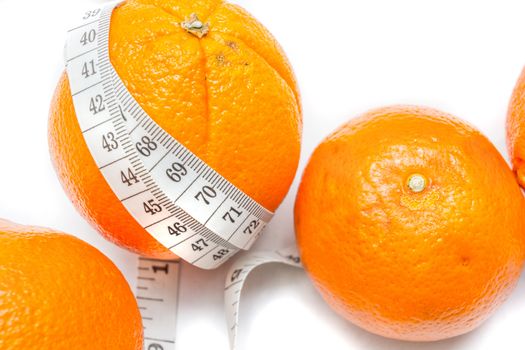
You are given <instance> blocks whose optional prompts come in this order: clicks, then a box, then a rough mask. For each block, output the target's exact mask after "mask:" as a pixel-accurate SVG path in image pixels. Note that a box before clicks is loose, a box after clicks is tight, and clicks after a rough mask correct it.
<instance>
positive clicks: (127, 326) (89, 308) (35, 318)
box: [0, 220, 143, 350]
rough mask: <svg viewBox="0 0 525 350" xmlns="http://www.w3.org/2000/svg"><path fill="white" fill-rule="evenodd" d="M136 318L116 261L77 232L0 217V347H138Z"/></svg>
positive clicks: (139, 323)
mask: <svg viewBox="0 0 525 350" xmlns="http://www.w3.org/2000/svg"><path fill="white" fill-rule="evenodd" d="M142 337H143V336H142V320H141V317H140V313H139V309H138V307H137V303H136V301H135V298H134V297H133V294H132V293H131V290H130V288H129V286H128V284H127V282H126V280H125V279H124V277H123V276H122V274H121V273H120V271H119V270H118V269H117V267H116V266H115V265H114V264H113V263H112V262H111V261H110V260H109V259H108V258H106V257H105V256H104V255H103V254H102V253H100V252H99V251H98V250H96V249H95V248H93V247H91V246H90V245H88V244H86V243H84V242H82V241H81V240H79V239H77V238H75V237H72V236H69V235H66V234H63V233H57V232H55V231H51V230H48V229H43V228H39V227H29V226H20V225H16V224H13V223H11V222H8V221H4V220H0V348H1V349H4V350H10V349H13V350H14V349H25V350H33V349H34V350H37V349H38V350H51V349H53V350H66V349H78V350H92V349H113V350H119V349H122V350H139V349H142V341H143V339H142Z"/></svg>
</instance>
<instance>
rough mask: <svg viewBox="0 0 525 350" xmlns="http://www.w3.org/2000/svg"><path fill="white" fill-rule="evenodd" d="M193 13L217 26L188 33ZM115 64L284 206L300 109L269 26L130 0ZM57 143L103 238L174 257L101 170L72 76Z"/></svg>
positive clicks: (115, 43)
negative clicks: (78, 112)
mask: <svg viewBox="0 0 525 350" xmlns="http://www.w3.org/2000/svg"><path fill="white" fill-rule="evenodd" d="M192 13H196V14H197V15H198V16H199V18H200V19H201V20H202V21H203V22H209V24H210V32H209V33H208V34H207V35H206V36H205V37H204V38H202V39H198V38H197V37H196V36H194V35H192V34H190V33H188V32H186V31H185V30H184V29H182V28H181V25H180V23H181V21H183V20H184V18H185V17H188V16H189V15H190V14H192ZM110 58H111V61H112V63H113V65H114V67H115V69H116V71H117V72H118V73H119V75H120V77H121V78H122V80H123V82H124V84H125V85H126V87H127V88H128V89H129V90H130V92H131V94H132V95H133V96H134V97H135V99H136V100H137V101H138V102H139V104H140V105H141V106H142V107H143V108H144V109H145V110H146V112H147V113H148V114H149V115H150V116H151V117H152V118H153V119H154V120H155V121H156V122H157V123H158V124H159V125H160V126H162V127H163V128H164V129H165V130H166V131H167V132H168V133H170V134H171V135H173V136H174V137H175V138H177V139H178V140H179V141H180V142H181V143H182V144H184V145H185V146H186V147H188V148H189V149H190V150H191V151H192V152H194V153H195V154H197V155H198V156H199V157H200V158H201V159H203V160H204V161H205V162H207V163H208V164H209V165H210V166H211V167H212V168H214V169H215V170H217V171H218V172H219V173H220V174H222V175H223V176H224V177H226V178H227V179H228V180H230V181H231V182H232V183H233V184H235V185H236V186H237V187H239V188H240V189H242V190H243V191H244V192H246V193H247V194H248V195H250V196H251V197H252V198H254V199H255V200H257V201H258V202H259V203H261V204H262V205H263V206H265V207H266V208H268V209H269V210H275V209H276V208H277V206H278V205H279V203H280V202H281V201H282V199H283V198H284V196H285V195H286V192H287V191H288V189H289V186H290V184H291V182H292V180H293V177H294V175H295V171H296V168H297V163H298V160H299V153H300V138H301V128H302V122H301V109H300V99H299V92H298V88H297V84H296V81H295V78H294V74H293V72H292V69H291V67H290V65H289V63H288V61H287V59H286V57H285V55H284V53H283V51H282V50H281V48H280V47H279V44H278V43H277V42H276V41H275V40H274V39H273V37H272V36H271V35H270V33H269V32H268V31H267V30H266V29H265V28H264V27H262V25H261V24H259V23H258V22H257V21H256V20H255V19H254V18H252V17H251V16H250V15H249V14H247V13H246V12H245V11H244V10H242V9H241V8H239V7H238V6H234V5H230V4H228V3H225V2H223V1H210V0H208V1H203V0H200V1H195V0H171V1H145V0H144V1H127V2H126V3H124V4H123V5H121V6H120V7H118V8H117V9H116V10H115V12H114V13H113V17H112V20H111V31H110ZM49 143H50V149H51V154H52V159H53V163H54V165H55V168H56V170H57V173H58V176H59V178H60V180H61V182H62V184H63V187H64V188H65V190H66V192H67V193H68V195H69V197H70V199H71V200H72V201H73V203H74V204H75V205H76V207H77V209H78V210H79V211H80V212H81V213H82V214H83V216H84V217H85V218H87V219H88V220H89V221H90V222H91V224H92V225H93V226H94V227H95V228H96V229H97V230H98V231H100V232H101V233H102V234H103V235H104V236H105V237H106V238H108V239H110V240H112V241H113V242H115V243H117V244H119V245H121V246H123V247H126V248H128V249H130V250H132V251H134V252H137V253H139V254H143V255H147V256H151V257H156V258H173V254H172V253H171V252H169V251H168V250H166V248H164V247H163V246H161V245H160V244H159V243H158V242H157V241H156V240H155V239H154V238H153V237H151V236H150V235H149V234H148V233H147V232H146V231H145V230H143V229H142V228H141V227H140V226H139V225H138V224H137V223H136V221H135V220H134V219H133V218H132V217H131V216H130V215H129V213H128V212H127V211H126V210H125V209H124V207H123V206H122V205H121V203H120V202H119V201H118V200H117V198H116V196H115V195H114V194H113V193H112V191H111V189H110V188H109V186H108V185H107V183H106V182H105V180H104V179H103V177H102V175H101V174H100V172H99V170H98V169H97V167H96V165H95V162H94V161H93V159H92V157H91V155H90V153H89V151H88V149H87V147H86V144H85V142H84V139H83V136H82V134H81V132H80V128H79V125H78V122H77V119H76V116H75V112H74V109H73V105H72V98H71V92H70V89H69V83H68V80H67V77H66V76H65V75H64V76H63V77H62V79H61V80H60V82H59V84H58V87H57V90H56V93H55V96H54V99H53V102H52V105H51V111H50V126H49Z"/></svg>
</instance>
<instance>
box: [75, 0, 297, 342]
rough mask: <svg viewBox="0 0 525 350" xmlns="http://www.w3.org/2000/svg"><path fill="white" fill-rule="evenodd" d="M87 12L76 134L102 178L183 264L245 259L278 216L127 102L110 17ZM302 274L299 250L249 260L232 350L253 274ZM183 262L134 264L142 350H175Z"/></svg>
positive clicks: (78, 45) (239, 266)
mask: <svg viewBox="0 0 525 350" xmlns="http://www.w3.org/2000/svg"><path fill="white" fill-rule="evenodd" d="M118 5H119V4H118V3H114V4H112V5H108V6H106V7H103V8H97V9H92V10H89V11H86V12H85V13H84V15H83V17H82V19H81V21H80V23H79V24H78V25H77V26H76V27H74V28H73V29H71V30H69V31H68V37H67V41H66V47H65V61H66V70H67V74H68V79H69V83H70V87H71V95H72V97H73V105H74V108H75V112H76V115H77V118H78V122H79V126H80V128H81V130H82V133H83V135H84V139H85V141H86V144H87V146H88V149H89V150H90V152H91V154H92V156H93V159H94V161H95V163H96V164H97V166H98V167H99V170H100V172H101V173H102V175H103V177H104V178H105V180H106V181H107V183H108V184H109V186H110V187H111V189H112V191H113V192H114V193H115V195H116V196H117V197H118V198H119V200H120V201H121V203H122V204H123V205H124V207H125V208H126V209H127V210H128V212H129V213H130V214H131V215H132V217H133V218H134V219H135V220H136V221H137V222H138V223H139V224H140V225H141V226H142V227H143V228H144V229H145V230H146V231H147V232H148V233H149V234H151V235H152V236H153V237H154V238H155V239H157V240H158V241H159V242H160V243H161V244H162V245H164V246H165V247H166V248H168V249H169V250H171V251H172V252H174V253H175V254H176V255H177V256H179V257H181V258H182V259H184V260H185V261H187V262H189V263H191V264H193V265H195V266H197V267H200V268H203V269H213V268H216V267H218V266H220V265H221V264H223V263H224V262H225V261H227V260H228V259H229V258H231V257H232V256H233V255H235V254H236V253H237V252H239V251H241V250H248V249H249V248H250V247H251V246H252V244H253V243H254V242H255V240H256V239H257V238H258V237H259V236H260V234H261V232H262V230H263V229H264V227H265V226H266V224H267V223H268V222H269V221H270V220H271V218H272V216H273V213H272V212H270V211H269V210H267V209H266V208H264V207H263V206H261V205H260V204H259V203H257V202H256V201H255V200H253V199H252V198H250V197H249V196H248V195H247V194H245V193H243V192H242V191H241V190H240V189H238V188H237V187H235V186H234V185H233V184H231V183H230V182H229V181H228V180H226V179H225V178H224V177H222V176H221V175H220V174H218V173H217V172H216V171H215V170H213V169H212V168H211V167H209V166H208V165H207V164H206V163H205V162H203V161H202V160H201V159H199V158H198V157H197V156H196V155H195V154H193V153H192V152H191V151H190V150H188V149H187V148H186V147H184V146H183V145H182V144H181V143H180V142H178V141H177V140H176V139H175V138H173V137H172V136H171V135H169V134H168V133H167V132H166V131H164V130H163V129H162V128H161V127H160V126H159V125H158V124H156V123H155V122H154V121H153V119H152V118H151V117H150V116H148V115H147V113H146V112H145V111H144V110H143V109H142V108H141V106H140V105H139V104H138V103H137V101H136V100H135V99H134V98H133V97H132V96H131V94H130V92H129V91H128V90H127V88H126V87H125V85H124V83H123V82H122V80H121V79H120V78H119V76H118V73H117V72H116V71H115V69H114V67H113V66H112V64H111V61H110V57H109V30H110V22H111V14H112V13H113V10H114V9H115V7H117V6H118ZM272 262H278V263H284V264H288V265H293V266H300V262H299V258H298V254H297V253H296V252H294V250H293V249H291V250H286V251H277V252H266V253H264V252H261V253H258V254H255V255H246V256H243V257H241V258H240V259H239V260H238V261H236V262H235V263H234V264H233V265H232V267H231V269H230V271H229V273H228V276H227V279H226V287H225V306H226V319H227V323H228V329H229V335H230V344H231V348H232V349H233V348H234V347H235V339H236V334H237V327H238V325H237V323H238V310H239V301H240V292H241V289H242V286H243V284H244V281H245V279H246V277H247V276H248V274H249V273H250V272H251V271H252V270H253V269H254V268H255V267H257V266H260V265H263V264H267V263H272ZM179 283H180V261H163V260H155V259H147V258H139V259H138V274H137V291H136V297H137V302H138V305H139V308H140V310H141V315H142V319H143V325H144V339H145V343H144V349H146V350H173V349H175V330H176V315H177V306H178V302H179V300H178V299H179Z"/></svg>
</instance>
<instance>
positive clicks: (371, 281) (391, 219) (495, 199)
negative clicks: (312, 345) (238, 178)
mask: <svg viewBox="0 0 525 350" xmlns="http://www.w3.org/2000/svg"><path fill="white" fill-rule="evenodd" d="M414 175H415V177H414ZM421 189H422V191H419V190H421ZM524 212H525V205H524V200H523V197H522V194H521V192H520V189H519V186H518V185H517V183H516V181H515V180H514V177H513V175H512V172H511V171H510V169H509V167H508V166H507V164H506V163H505V161H504V160H503V158H502V157H501V156H500V154H499V153H498V151H497V150H496V149H495V148H494V146H493V145H492V144H491V143H490V142H489V141H488V140H487V139H486V138H485V137H484V136H483V135H481V134H480V133H479V132H478V131H476V130H475V129H473V128H472V127H470V126H469V125H466V124H465V123H463V122H461V121H460V120H458V119H455V118H454V117H452V116H450V115H447V114H444V113H441V112H439V111H436V110H432V109H428V108H421V107H409V106H397V107H389V108H383V109H378V110H374V111H371V112H369V113H367V114H365V115H364V116H361V117H359V118H357V119H354V120H352V121H350V122H349V123H347V124H346V125H344V126H343V127H342V128H340V129H339V130H338V131H336V132H335V133H334V134H332V135H331V136H330V137H328V138H327V139H326V140H325V141H324V142H323V143H321V145H320V146H319V147H318V148H317V149H316V150H315V152H314V154H313V156H312V157H311V159H310V162H309V164H308V166H307V168H306V170H305V173H304V176H303V179H302V183H301V185H300V189H299V193H298V196H297V201H296V207H295V220H296V221H295V222H296V232H297V239H298V244H299V247H300V251H301V255H302V259H303V262H304V264H305V266H306V269H307V271H308V273H309V274H310V276H311V277H312V279H313V281H314V283H315V285H316V286H317V288H318V289H319V291H320V292H321V294H322V295H323V296H324V298H325V299H326V301H327V302H328V303H329V304H330V305H331V306H332V307H333V308H334V309H335V310H336V311H337V312H338V313H339V314H341V315H342V316H344V317H345V318H347V319H348V320H350V321H352V322H353V323H355V324H356V325H358V326H360V327H362V328H365V329H367V330H368V331H370V332H373V333H376V334H380V335H383V336H386V337H390V338H397V339H404V340H414V341H416V340H417V341H431V340H438V339H444V338H448V337H453V336H456V335H459V334H463V333H466V332H468V331H470V330H472V329H474V328H475V327H477V326H478V325H479V324H480V323H481V322H482V321H484V320H485V319H486V318H487V317H488V316H489V315H490V314H491V313H492V312H493V311H494V310H495V309H496V308H497V307H498V306H499V305H500V304H501V303H502V302H503V301H504V300H505V299H506V298H507V296H508V295H509V293H510V292H511V291H512V289H513V287H514V286H515V284H516V282H517V280H518V277H519V275H520V271H521V267H522V263H523V261H524V257H525V256H524V254H525V242H524V238H525V236H524V235H525V231H524V229H525V223H524V216H523V213H524Z"/></svg>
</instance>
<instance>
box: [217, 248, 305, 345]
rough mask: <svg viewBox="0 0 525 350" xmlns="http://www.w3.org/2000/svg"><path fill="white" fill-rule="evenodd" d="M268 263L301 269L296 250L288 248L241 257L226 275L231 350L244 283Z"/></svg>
mask: <svg viewBox="0 0 525 350" xmlns="http://www.w3.org/2000/svg"><path fill="white" fill-rule="evenodd" d="M269 263H281V264H286V265H290V266H294V267H299V268H302V265H301V258H300V255H299V252H298V251H297V248H295V247H290V248H286V249H282V250H277V251H266V252H256V253H252V254H246V255H243V256H241V257H240V258H239V259H237V260H236V261H235V262H234V263H233V265H232V266H231V267H230V270H229V271H228V274H227V275H226V281H225V287H224V307H225V310H226V321H227V325H228V334H229V340H230V349H232V350H233V349H235V346H236V341H237V330H238V321H239V306H240V305H239V303H240V298H241V291H242V288H243V286H244V282H245V281H246V279H247V278H248V275H249V274H250V273H251V272H252V271H253V270H254V269H255V268H257V267H259V266H262V265H265V264H269Z"/></svg>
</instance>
